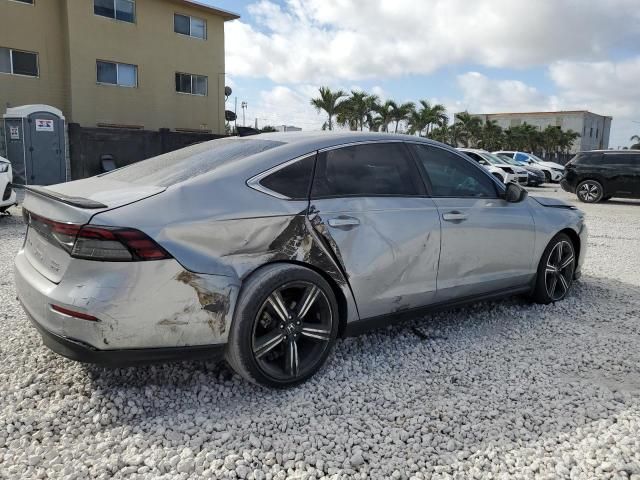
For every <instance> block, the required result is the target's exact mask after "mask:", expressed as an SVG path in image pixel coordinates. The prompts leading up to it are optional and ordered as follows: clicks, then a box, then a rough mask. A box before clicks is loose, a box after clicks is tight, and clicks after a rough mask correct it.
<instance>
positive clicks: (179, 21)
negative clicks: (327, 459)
mask: <svg viewBox="0 0 640 480" xmlns="http://www.w3.org/2000/svg"><path fill="white" fill-rule="evenodd" d="M173 31H174V32H176V33H180V34H182V35H189V36H190V37H195V38H201V39H203V40H204V39H206V38H207V22H206V21H205V20H203V19H201V18H196V17H189V16H187V15H180V14H179V13H176V14H174V15H173Z"/></svg>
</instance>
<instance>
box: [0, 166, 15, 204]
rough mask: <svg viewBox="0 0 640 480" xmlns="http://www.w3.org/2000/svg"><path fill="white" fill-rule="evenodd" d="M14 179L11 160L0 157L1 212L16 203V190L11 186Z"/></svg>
mask: <svg viewBox="0 0 640 480" xmlns="http://www.w3.org/2000/svg"><path fill="white" fill-rule="evenodd" d="M12 181H13V171H12V170H11V162H9V160H7V159H6V158H4V157H0V213H2V212H5V211H6V210H7V209H8V208H9V207H11V206H13V205H16V192H15V191H14V190H13V187H12V186H11V182H12Z"/></svg>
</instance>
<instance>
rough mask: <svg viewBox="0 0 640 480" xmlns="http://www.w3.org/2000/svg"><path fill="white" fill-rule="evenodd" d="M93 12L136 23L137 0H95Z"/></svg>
mask: <svg viewBox="0 0 640 480" xmlns="http://www.w3.org/2000/svg"><path fill="white" fill-rule="evenodd" d="M93 13H95V14H96V15H100V16H101V17H108V18H113V19H115V20H122V21H123V22H129V23H134V22H135V21H136V2H135V0H93Z"/></svg>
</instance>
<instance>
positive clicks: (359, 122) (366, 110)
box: [336, 90, 378, 131]
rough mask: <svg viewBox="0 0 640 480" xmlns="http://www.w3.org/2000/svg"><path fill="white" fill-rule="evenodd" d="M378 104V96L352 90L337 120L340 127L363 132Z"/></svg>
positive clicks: (340, 109) (341, 105)
mask: <svg viewBox="0 0 640 480" xmlns="http://www.w3.org/2000/svg"><path fill="white" fill-rule="evenodd" d="M377 102H378V97H377V96H376V95H369V94H367V93H366V92H358V91H355V90H352V91H351V95H350V96H349V98H347V99H346V100H344V101H343V102H342V103H341V104H340V108H339V109H338V114H337V116H336V120H337V122H338V123H339V124H340V125H343V126H348V127H349V129H350V130H361V131H362V130H364V125H365V123H367V122H368V120H369V117H370V116H371V113H372V112H373V111H374V107H375V105H376V104H377Z"/></svg>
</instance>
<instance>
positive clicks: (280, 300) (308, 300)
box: [225, 264, 339, 388]
mask: <svg viewBox="0 0 640 480" xmlns="http://www.w3.org/2000/svg"><path fill="white" fill-rule="evenodd" d="M338 325H339V320H338V305H337V302H336V299H335V295H334V294H333V291H332V289H331V287H330V286H329V284H328V283H327V281H326V280H325V279H324V278H322V276H320V275H319V274H317V273H316V272H314V271H312V270H309V269H307V268H304V267H300V266H297V265H291V264H274V265H269V266H267V267H265V268H263V269H261V270H259V271H258V272H256V273H255V274H254V275H253V276H252V277H250V278H249V280H248V281H247V282H246V283H245V285H244V286H243V289H242V292H241V295H240V298H239V300H238V304H237V306H236V311H235V314H234V320H233V322H232V325H231V330H230V332H229V341H228V343H227V349H226V352H225V357H226V359H227V362H228V363H229V365H230V366H231V368H233V370H235V371H236V372H237V373H238V374H239V375H241V376H242V377H244V378H245V379H247V380H249V381H250V382H253V383H257V384H259V385H264V386H267V387H277V388H284V387H290V386H293V385H297V384H299V383H302V382H304V381H305V380H307V379H308V378H309V377H311V376H312V375H313V374H314V373H316V372H317V371H318V370H319V369H320V368H321V367H322V365H323V364H324V363H325V361H326V359H327V357H328V356H329V354H330V353H331V350H332V349H333V346H334V345H335V341H336V337H337V335H338Z"/></svg>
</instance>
